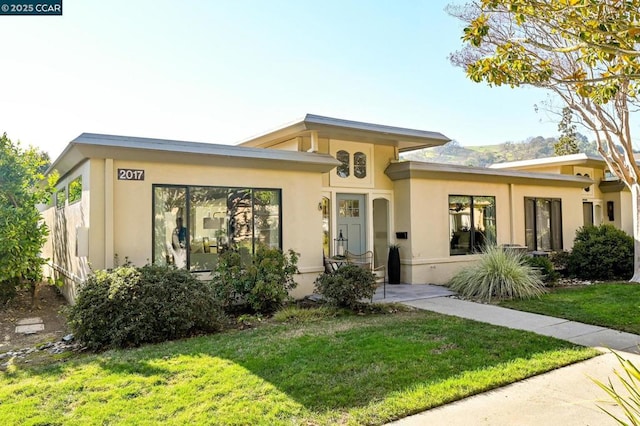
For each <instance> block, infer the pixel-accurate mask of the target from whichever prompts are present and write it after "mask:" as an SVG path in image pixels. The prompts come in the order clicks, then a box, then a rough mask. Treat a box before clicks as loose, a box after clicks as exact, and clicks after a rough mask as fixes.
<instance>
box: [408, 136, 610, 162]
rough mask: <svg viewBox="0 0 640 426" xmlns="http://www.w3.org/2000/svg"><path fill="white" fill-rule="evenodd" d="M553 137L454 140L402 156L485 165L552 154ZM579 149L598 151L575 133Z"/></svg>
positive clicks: (430, 160)
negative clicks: (493, 141)
mask: <svg viewBox="0 0 640 426" xmlns="http://www.w3.org/2000/svg"><path fill="white" fill-rule="evenodd" d="M557 140H558V139H557V138H555V137H553V138H543V137H542V136H538V137H532V138H528V139H527V140H525V141H523V142H504V143H501V144H498V145H483V146H466V147H465V146H462V145H460V144H459V143H458V142H457V141H451V142H449V143H448V144H446V145H443V146H439V147H435V148H426V149H421V150H418V151H413V152H409V153H406V154H403V155H402V158H404V159H405V160H413V161H427V162H431V163H445V164H457V165H461V166H475V167H487V166H489V165H490V164H494V163H504V162H506V161H520V160H532V159H535V158H544V157H553V155H554V152H553V145H554V144H555V143H556V142H557ZM578 148H579V149H580V152H584V153H585V154H589V155H596V156H597V155H599V154H598V151H597V148H596V143H595V141H594V142H589V141H588V140H587V138H586V137H585V136H583V135H581V134H580V133H578Z"/></svg>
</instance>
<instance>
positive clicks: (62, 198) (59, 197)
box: [56, 188, 67, 209]
mask: <svg viewBox="0 0 640 426" xmlns="http://www.w3.org/2000/svg"><path fill="white" fill-rule="evenodd" d="M66 201H67V189H66V188H60V189H59V190H58V192H56V207H57V208H59V209H62V208H64V205H65V203H66Z"/></svg>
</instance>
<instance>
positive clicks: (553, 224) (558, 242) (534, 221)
mask: <svg viewBox="0 0 640 426" xmlns="http://www.w3.org/2000/svg"><path fill="white" fill-rule="evenodd" d="M524 203H525V209H524V227H525V243H526V245H527V248H528V249H529V250H531V251H556V250H562V201H561V200H560V199H558V198H534V197H526V198H525V199H524Z"/></svg>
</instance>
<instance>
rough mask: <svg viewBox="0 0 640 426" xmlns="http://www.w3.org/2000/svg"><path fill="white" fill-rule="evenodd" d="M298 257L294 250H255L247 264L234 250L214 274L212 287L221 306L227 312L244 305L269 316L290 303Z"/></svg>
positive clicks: (222, 259)
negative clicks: (287, 302) (285, 303)
mask: <svg viewBox="0 0 640 426" xmlns="http://www.w3.org/2000/svg"><path fill="white" fill-rule="evenodd" d="M297 264H298V254H297V253H296V252H294V251H293V250H289V251H288V252H287V253H283V252H282V251H281V250H279V249H274V248H268V247H265V246H259V247H257V250H256V253H255V255H254V256H253V257H252V258H251V261H250V262H246V261H243V259H242V256H241V255H240V253H239V252H237V251H235V250H228V251H226V252H225V253H222V254H221V255H220V257H219V259H218V265H217V266H216V269H215V271H214V273H213V280H212V285H213V287H214V291H215V293H216V296H217V298H218V300H219V301H220V303H221V304H222V305H223V306H225V308H227V309H230V308H231V307H233V306H234V305H237V304H239V303H245V304H246V305H247V306H249V307H250V308H251V309H253V310H254V311H255V312H259V313H272V312H275V311H276V310H278V309H279V308H280V307H282V305H283V304H284V302H286V301H288V300H289V299H290V296H289V291H290V290H293V289H294V288H295V287H296V285H297V284H296V282H295V281H294V280H293V276H294V274H297V273H298V267H297Z"/></svg>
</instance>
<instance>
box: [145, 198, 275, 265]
mask: <svg viewBox="0 0 640 426" xmlns="http://www.w3.org/2000/svg"><path fill="white" fill-rule="evenodd" d="M153 194H154V201H153V203H154V235H153V253H154V254H153V261H154V263H157V264H172V265H175V266H176V267H179V268H184V267H188V268H189V269H190V270H191V271H209V270H212V269H213V268H215V265H216V264H217V261H218V254H219V253H220V252H222V251H224V250H225V249H227V248H232V249H235V250H238V251H239V252H240V254H241V256H242V257H243V259H245V260H249V259H250V258H251V255H252V253H254V252H255V247H256V244H264V245H266V246H268V247H272V248H281V246H280V242H281V241H280V239H281V237H280V236H281V227H280V216H281V199H280V197H281V195H280V190H277V189H251V188H225V187H196V186H190V187H186V186H163V185H157V186H154V192H153ZM186 212H188V215H186Z"/></svg>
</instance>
